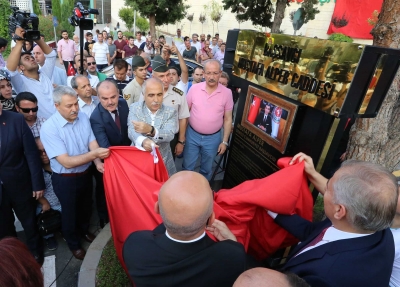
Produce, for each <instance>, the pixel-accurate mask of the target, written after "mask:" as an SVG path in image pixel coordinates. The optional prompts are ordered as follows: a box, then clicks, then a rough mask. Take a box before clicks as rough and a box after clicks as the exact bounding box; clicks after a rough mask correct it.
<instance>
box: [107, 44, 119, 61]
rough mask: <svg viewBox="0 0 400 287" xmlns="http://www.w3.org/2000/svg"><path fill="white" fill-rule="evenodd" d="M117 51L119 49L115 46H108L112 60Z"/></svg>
mask: <svg viewBox="0 0 400 287" xmlns="http://www.w3.org/2000/svg"><path fill="white" fill-rule="evenodd" d="M115 51H117V47H116V46H115V45H114V44H111V45H108V52H109V53H110V58H111V57H112V56H114V53H115Z"/></svg>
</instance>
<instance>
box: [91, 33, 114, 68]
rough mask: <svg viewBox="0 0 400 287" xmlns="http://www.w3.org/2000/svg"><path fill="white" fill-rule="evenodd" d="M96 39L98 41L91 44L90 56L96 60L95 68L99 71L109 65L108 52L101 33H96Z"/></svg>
mask: <svg viewBox="0 0 400 287" xmlns="http://www.w3.org/2000/svg"><path fill="white" fill-rule="evenodd" d="M97 41H98V42H96V43H94V45H93V49H92V56H93V57H94V58H95V60H96V66H97V69H98V70H100V71H101V70H103V69H104V68H105V67H107V66H108V65H110V53H109V51H108V45H107V43H106V42H105V41H104V39H103V34H98V35H97Z"/></svg>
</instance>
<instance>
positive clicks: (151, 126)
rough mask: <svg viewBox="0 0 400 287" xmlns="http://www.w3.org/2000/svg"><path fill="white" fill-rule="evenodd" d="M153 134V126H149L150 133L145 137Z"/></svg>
mask: <svg viewBox="0 0 400 287" xmlns="http://www.w3.org/2000/svg"><path fill="white" fill-rule="evenodd" d="M153 133H154V127H153V126H151V132H149V133H148V134H147V135H148V136H152V135H153Z"/></svg>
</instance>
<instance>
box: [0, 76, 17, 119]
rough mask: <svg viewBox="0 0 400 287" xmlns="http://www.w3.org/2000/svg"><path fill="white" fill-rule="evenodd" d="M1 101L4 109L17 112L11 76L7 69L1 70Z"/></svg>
mask: <svg viewBox="0 0 400 287" xmlns="http://www.w3.org/2000/svg"><path fill="white" fill-rule="evenodd" d="M0 102H1V103H2V105H3V110H4V111H11V112H16V111H17V110H16V109H15V100H14V98H13V96H12V85H11V77H10V75H9V74H8V73H7V72H6V71H5V70H0Z"/></svg>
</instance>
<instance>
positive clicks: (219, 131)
mask: <svg viewBox="0 0 400 287" xmlns="http://www.w3.org/2000/svg"><path fill="white" fill-rule="evenodd" d="M189 127H190V128H191V129H192V130H194V131H195V132H196V133H198V134H199V135H202V136H212V135H215V134H217V133H219V132H220V131H221V130H220V129H219V130H217V131H216V132H215V133H212V134H202V133H199V132H198V131H196V130H195V129H194V128H193V127H192V126H191V125H189Z"/></svg>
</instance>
